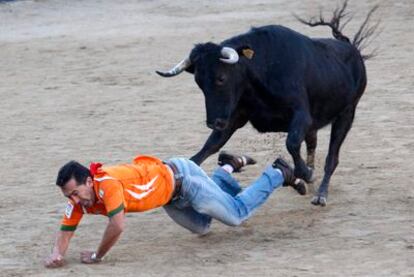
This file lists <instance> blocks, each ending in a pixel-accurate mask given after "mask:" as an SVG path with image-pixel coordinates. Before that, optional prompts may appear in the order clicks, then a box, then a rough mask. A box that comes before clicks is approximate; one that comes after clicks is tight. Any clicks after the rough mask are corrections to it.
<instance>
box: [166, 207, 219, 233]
mask: <svg viewBox="0 0 414 277" xmlns="http://www.w3.org/2000/svg"><path fill="white" fill-rule="evenodd" d="M164 209H165V211H166V212H167V214H168V215H169V216H170V217H171V218H172V220H174V221H175V222H176V223H177V224H178V225H181V226H182V227H184V228H186V229H187V230H190V231H191V232H193V233H196V234H200V235H204V234H206V233H207V232H208V231H209V230H210V224H211V216H208V215H204V214H200V213H198V212H196V211H195V210H194V209H193V208H192V207H191V206H189V207H185V208H181V209H180V208H177V207H176V206H175V205H174V202H173V203H170V204H168V205H166V206H164Z"/></svg>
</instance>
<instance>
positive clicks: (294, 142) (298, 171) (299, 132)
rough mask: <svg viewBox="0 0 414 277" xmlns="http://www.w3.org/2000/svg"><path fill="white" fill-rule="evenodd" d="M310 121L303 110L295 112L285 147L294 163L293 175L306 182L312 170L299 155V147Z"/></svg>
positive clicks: (310, 177) (309, 178)
mask: <svg viewBox="0 0 414 277" xmlns="http://www.w3.org/2000/svg"><path fill="white" fill-rule="evenodd" d="M311 123H312V119H311V117H310V115H309V114H308V113H306V112H305V111H298V112H296V113H295V114H294V116H293V119H292V122H291V124H290V126H289V133H288V136H287V139H286V147H287V149H288V151H289V153H290V155H291V156H292V158H293V162H294V163H295V176H296V177H298V178H301V179H303V180H305V181H306V182H310V181H311V180H312V170H311V169H310V168H308V167H307V166H306V164H305V161H304V160H303V159H302V157H301V156H300V147H301V144H302V142H303V141H304V139H305V136H306V134H307V132H308V129H309V127H310V125H311Z"/></svg>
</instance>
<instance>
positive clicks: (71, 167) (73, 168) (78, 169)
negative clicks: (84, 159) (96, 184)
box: [56, 161, 91, 188]
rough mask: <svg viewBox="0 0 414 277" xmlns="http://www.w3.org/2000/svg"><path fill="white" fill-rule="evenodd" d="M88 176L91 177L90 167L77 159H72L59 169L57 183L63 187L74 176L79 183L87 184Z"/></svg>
mask: <svg viewBox="0 0 414 277" xmlns="http://www.w3.org/2000/svg"><path fill="white" fill-rule="evenodd" d="M88 177H91V173H90V171H89V169H87V168H86V167H84V166H83V165H81V164H80V163H78V162H77V161H70V162H68V163H67V164H65V165H64V166H62V168H61V169H60V170H59V173H58V176H57V179H56V185H57V186H59V187H61V188H63V187H64V186H65V185H66V183H67V182H69V180H70V179H72V178H75V180H76V182H77V184H78V185H79V184H85V183H86V179H87V178H88Z"/></svg>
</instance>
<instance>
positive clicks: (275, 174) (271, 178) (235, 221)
mask: <svg viewBox="0 0 414 277" xmlns="http://www.w3.org/2000/svg"><path fill="white" fill-rule="evenodd" d="M194 166H195V165H194ZM190 167H193V165H192V164H190ZM289 170H290V171H288V172H285V171H286V169H284V168H278V167H276V168H273V167H271V166H269V167H268V168H266V170H265V171H264V172H263V174H262V175H261V176H260V177H259V178H258V179H257V180H256V181H255V182H253V183H252V184H251V185H250V186H249V187H248V188H246V189H245V190H244V191H243V192H241V193H239V194H238V195H237V196H235V197H233V196H231V195H230V194H228V193H225V192H224V191H222V190H221V189H220V187H219V186H218V184H216V183H215V182H214V181H213V180H212V179H210V178H208V177H206V176H205V174H204V175H203V174H195V173H197V172H198V171H199V169H197V168H192V170H190V171H189V173H190V172H191V173H193V174H190V176H186V177H185V179H184V180H185V181H184V183H183V188H182V196H183V198H184V199H187V200H188V201H189V202H190V204H191V206H192V207H193V208H194V210H195V211H197V212H199V213H201V214H206V215H209V216H211V217H213V218H215V219H217V220H219V221H221V222H223V223H224V224H227V225H232V226H235V225H239V224H240V223H241V222H242V221H243V220H245V219H247V218H248V217H250V216H251V215H252V213H253V212H254V211H255V210H256V209H257V208H258V207H260V206H261V205H262V204H263V203H264V202H265V201H266V199H267V198H268V197H269V195H270V194H271V193H272V192H273V191H274V190H275V189H276V188H278V187H280V186H282V184H283V182H284V180H285V179H286V178H287V179H288V180H289V181H291V179H292V178H294V176H293V170H292V169H291V168H289ZM288 180H286V181H288ZM293 180H294V179H293Z"/></svg>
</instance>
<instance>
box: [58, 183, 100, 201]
mask: <svg viewBox="0 0 414 277" xmlns="http://www.w3.org/2000/svg"><path fill="white" fill-rule="evenodd" d="M62 193H63V195H64V196H66V197H67V198H69V199H71V200H72V201H73V202H75V203H76V204H80V205H81V206H83V207H85V208H89V207H92V205H93V204H94V203H95V191H94V190H93V182H92V178H90V177H88V178H87V179H86V183H85V184H79V185H78V183H77V182H76V180H75V179H74V178H72V179H70V180H69V182H67V183H66V184H65V185H64V186H63V188H62Z"/></svg>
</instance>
